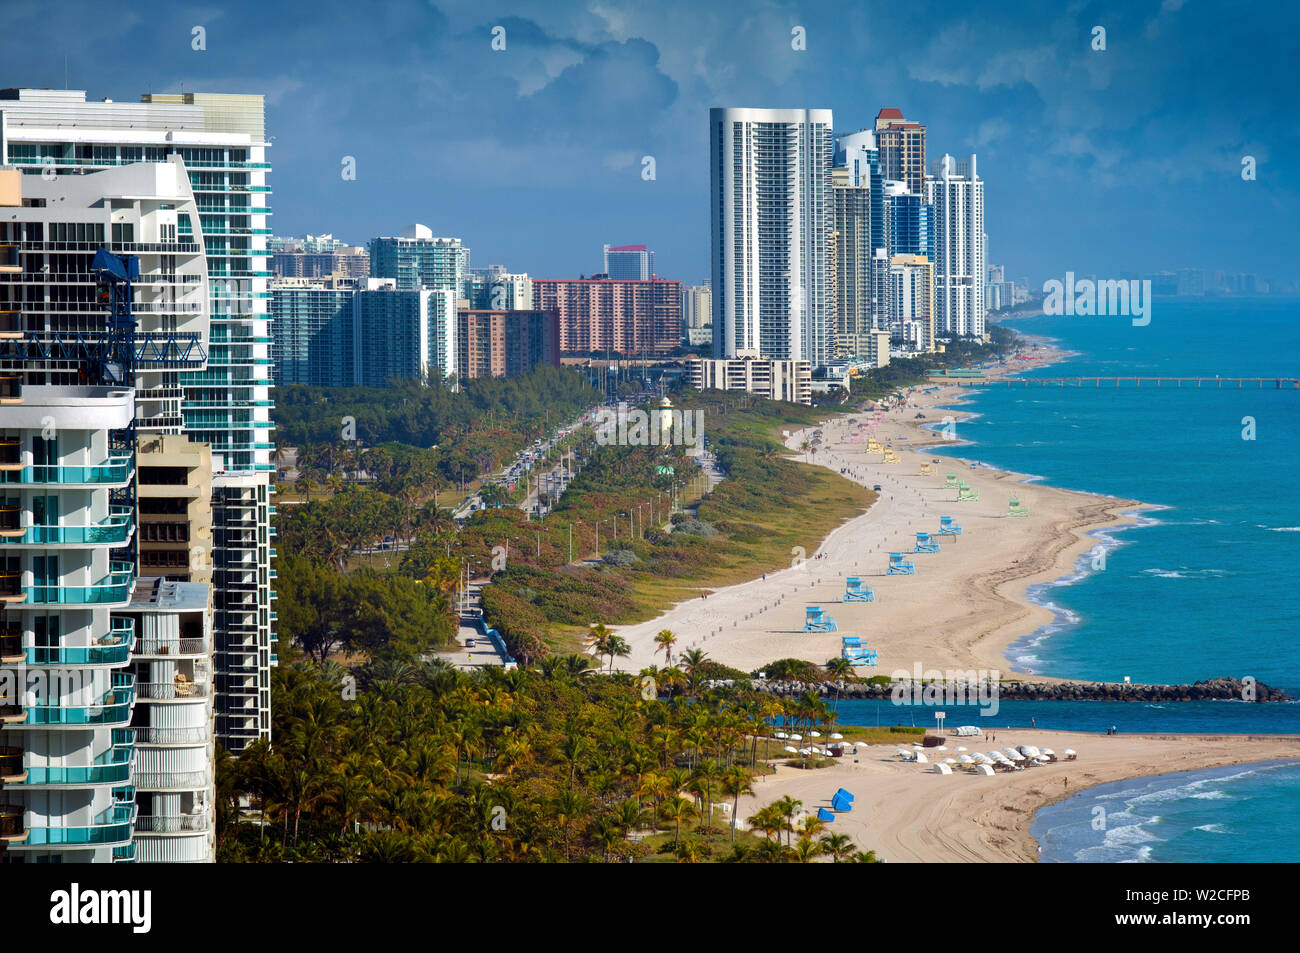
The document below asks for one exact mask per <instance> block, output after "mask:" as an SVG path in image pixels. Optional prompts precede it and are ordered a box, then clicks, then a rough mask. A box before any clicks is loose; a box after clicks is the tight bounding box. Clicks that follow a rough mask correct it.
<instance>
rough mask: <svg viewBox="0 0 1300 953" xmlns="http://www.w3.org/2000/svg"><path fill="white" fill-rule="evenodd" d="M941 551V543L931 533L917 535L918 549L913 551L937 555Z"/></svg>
mask: <svg viewBox="0 0 1300 953" xmlns="http://www.w3.org/2000/svg"><path fill="white" fill-rule="evenodd" d="M938 551H939V541H938V540H937V539H935V538H934V537H933V536H931V535H930V534H929V533H917V534H916V548H915V549H914V550H912V552H915V553H937V552H938Z"/></svg>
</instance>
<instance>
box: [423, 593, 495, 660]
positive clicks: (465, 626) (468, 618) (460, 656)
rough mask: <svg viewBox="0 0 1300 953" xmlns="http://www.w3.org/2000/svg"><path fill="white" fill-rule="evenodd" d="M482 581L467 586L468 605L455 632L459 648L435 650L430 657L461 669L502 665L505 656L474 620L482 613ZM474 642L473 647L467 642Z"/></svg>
mask: <svg viewBox="0 0 1300 953" xmlns="http://www.w3.org/2000/svg"><path fill="white" fill-rule="evenodd" d="M482 591H483V583H482V582H475V583H471V584H470V587H469V593H468V596H469V606H468V607H467V609H466V611H465V612H464V613H463V614H462V615H461V619H460V628H459V629H458V630H457V632H456V642H457V644H458V645H459V646H460V648H458V649H456V650H453V651H451V652H435V653H433V654H432V656H431V657H432V658H440V659H444V660H445V661H447V662H449V663H450V664H452V665H454V666H456V668H458V669H460V670H462V671H469V670H470V669H475V668H486V667H488V666H492V665H504V664H505V663H506V657H505V655H504V654H502V652H501V651H500V650H499V649H497V647H496V643H495V642H493V641H492V640H491V639H490V638H488V637H487V636H486V635H484V634H483V633H482V631H481V630H480V629H479V627H478V624H477V622H476V621H475V620H476V619H477V618H478V616H479V615H480V614H481V613H482V611H483V610H482ZM470 642H473V643H474V647H473V648H469V647H468V644H469V643H470Z"/></svg>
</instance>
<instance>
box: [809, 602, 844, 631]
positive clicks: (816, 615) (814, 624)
mask: <svg viewBox="0 0 1300 953" xmlns="http://www.w3.org/2000/svg"><path fill="white" fill-rule="evenodd" d="M803 630H804V631H805V632H836V631H838V630H839V626H838V625H837V624H836V622H835V617H834V616H833V615H827V613H826V610H825V609H823V608H822V607H821V606H808V608H807V609H806V610H805V612H804V621H803Z"/></svg>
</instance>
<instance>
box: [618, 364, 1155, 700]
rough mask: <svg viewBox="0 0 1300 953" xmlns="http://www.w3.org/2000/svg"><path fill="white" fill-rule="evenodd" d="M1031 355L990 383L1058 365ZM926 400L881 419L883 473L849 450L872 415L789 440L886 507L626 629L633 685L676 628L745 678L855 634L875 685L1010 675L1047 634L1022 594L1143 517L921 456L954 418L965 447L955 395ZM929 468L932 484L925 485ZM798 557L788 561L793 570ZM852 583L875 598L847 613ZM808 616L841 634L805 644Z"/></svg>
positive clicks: (920, 395) (1103, 501)
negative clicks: (894, 558) (883, 679)
mask: <svg viewBox="0 0 1300 953" xmlns="http://www.w3.org/2000/svg"><path fill="white" fill-rule="evenodd" d="M1034 353H1035V354H1036V358H1035V359H1034V360H1032V361H1020V362H1011V363H1010V364H1008V365H1007V366H1005V367H1004V368H1001V369H998V370H995V371H993V373H999V372H1000V373H1012V372H1015V371H1020V370H1023V369H1025V368H1026V367H1032V366H1042V365H1044V364H1046V363H1049V362H1051V361H1052V360H1053V359H1055V358H1056V357H1057V356H1058V355H1059V352H1056V351H1053V350H1051V349H1050V348H1044V349H1042V350H1040V351H1038V352H1034ZM990 376H991V375H990ZM925 390H927V388H923V387H914V388H911V390H910V392H909V404H910V406H907V407H904V408H902V409H896V410H892V411H890V412H888V413H886V414H885V415H884V416H883V418H882V419H881V421H880V422H879V423H878V424H876V425H874V427H872V429H871V432H870V436H872V437H874V438H875V439H877V440H878V441H879V442H880V444H881V445H882V446H883V447H886V448H892V449H893V450H894V451H895V453H896V454H897V456H898V459H899V462H897V463H885V462H883V459H884V454H883V453H880V452H869V451H868V448H867V443H866V442H865V440H864V439H859V440H855V439H854V438H853V437H852V430H853V427H852V424H851V421H852V420H857V421H859V423H861V424H864V425H865V424H866V423H867V421H868V419H869V417H868V415H867V414H858V415H854V416H851V417H849V418H841V419H839V420H836V421H833V422H827V423H825V424H824V425H823V427H822V431H823V435H822V444H821V446H820V448H819V449H818V450H817V451H816V452H815V453H808V454H804V453H799V448H800V446H801V445H802V444H803V443H804V441H805V440H811V439H812V434H813V431H814V430H815V429H816V428H812V429H810V430H808V431H796V432H793V433H791V434H790V436H789V438H788V439H787V440H786V446H787V447H788V448H789V449H790V450H792V451H794V452H796V453H798V456H799V457H800V458H801V459H802V458H804V457H806V458H807V459H808V461H809V462H810V463H813V464H815V465H819V466H824V467H828V468H830V469H832V470H835V471H836V472H841V471H843V472H844V474H845V476H847V477H849V478H851V479H854V480H856V481H857V482H859V483H861V484H863V485H865V486H868V487H871V486H875V485H879V486H880V487H881V491H880V498H879V499H878V500H877V501H876V502H875V503H874V504H873V505H872V506H871V507H870V508H869V509H868V510H867V511H866V512H865V513H863V514H862V515H860V516H858V517H855V518H854V519H852V520H849V521H848V522H846V523H844V524H843V525H841V526H840V527H838V528H836V529H835V530H834V531H833V532H832V533H831V534H830V535H829V536H827V538H826V539H825V540H823V541H822V544H821V546H820V547H819V548H818V549H817V551H816V552H809V553H807V554H806V556H807V560H806V561H805V562H803V563H802V564H801V565H787V566H784V567H773V568H772V570H771V571H769V572H768V573H767V576H766V578H765V579H762V578H760V579H755V580H752V581H750V582H747V583H743V584H740V585H735V586H730V587H727V588H725V589H721V590H717V591H714V592H711V593H710V594H709V595H708V598H702V599H691V600H688V601H686V602H683V603H680V604H678V605H677V606H675V607H674V608H673V609H671V610H669V611H668V612H666V613H664V614H663V615H661V616H659V617H658V618H656V619H653V620H650V621H648V622H644V623H641V624H638V625H630V626H623V627H620V628H619V630H618V631H619V634H620V635H621V636H622V637H623V638H624V639H626V640H627V641H628V643H629V644H630V645H631V647H632V651H631V654H630V655H629V656H628V657H627V658H625V659H620V660H619V664H620V666H621V667H622V668H624V669H625V670H630V671H633V672H635V671H639V670H640V669H642V668H645V667H647V666H650V665H654V664H656V663H659V664H661V663H662V662H663V657H662V656H658V657H656V656H655V654H654V648H655V646H654V641H653V640H654V635H655V633H657V632H659V631H660V630H661V629H665V628H668V629H672V630H673V631H674V632H676V633H677V635H678V640H679V641H678V645H679V651H680V650H681V649H685V648H691V647H697V648H701V649H703V650H705V651H706V652H707V653H708V655H709V657H710V658H712V659H714V660H716V661H718V662H721V663H723V664H725V665H730V666H733V667H735V668H738V669H741V670H744V671H753V670H756V669H759V668H760V667H761V666H762V665H763V664H764V663H766V662H771V661H773V660H775V659H779V658H787V657H795V658H801V659H806V660H808V661H811V662H817V663H822V662H825V661H826V660H827V659H830V658H832V657H834V656H837V655H839V652H840V638H841V637H842V636H844V635H856V636H859V637H860V638H861V639H862V640H863V641H864V643H865V644H866V645H867V646H868V647H869V648H872V649H875V650H876V651H877V652H878V653H879V664H878V666H877V667H876V668H875V669H874V670H870V669H860V670H859V671H860V672H864V673H867V674H889V673H892V672H894V671H896V670H900V669H901V670H905V671H908V672H911V671H913V670H914V667H915V666H917V665H918V664H919V665H920V666H921V667H922V669H927V670H930V669H937V670H941V671H946V670H961V671H967V670H971V669H975V670H985V671H988V672H995V671H996V672H999V673H1001V674H1002V675H1003V676H1004V677H1005V676H1007V675H1008V674H1012V666H1011V665H1010V663H1009V662H1008V660H1007V658H1006V655H1005V650H1006V648H1007V646H1008V645H1010V644H1011V643H1012V642H1014V641H1016V640H1017V639H1020V638H1022V637H1024V636H1027V635H1030V634H1031V633H1033V632H1034V631H1035V630H1037V629H1038V627H1039V626H1041V625H1044V624H1046V623H1048V622H1051V621H1052V613H1051V612H1050V611H1049V610H1048V609H1045V608H1043V607H1041V606H1036V605H1033V604H1032V603H1030V602H1029V601H1028V600H1027V599H1026V598H1025V591H1026V589H1027V588H1028V587H1030V586H1032V585H1034V584H1036V583H1043V582H1047V581H1050V580H1054V579H1058V578H1060V577H1062V576H1064V575H1067V574H1069V573H1070V572H1071V571H1072V570H1073V568H1074V565H1075V562H1076V561H1077V559H1078V558H1079V556H1080V555H1081V554H1082V553H1084V552H1086V551H1088V550H1090V549H1092V548H1093V547H1094V546H1095V545H1097V542H1096V540H1095V539H1093V538H1091V537H1089V536H1088V535H1087V534H1088V532H1089V531H1091V530H1096V529H1100V528H1103V527H1107V526H1115V525H1119V524H1122V523H1126V522H1130V521H1131V520H1130V518H1129V517H1126V516H1125V515H1124V513H1125V512H1126V511H1130V512H1131V511H1134V510H1136V509H1139V508H1140V507H1141V504H1140V503H1138V502H1137V501H1133V500H1121V499H1115V498H1113V497H1104V496H1094V495H1090V494H1086V493H1077V492H1073V491H1069V490H1061V489H1055V488H1051V487H1046V486H1041V485H1038V484H1035V483H1025V482H1023V480H1024V479H1025V475H1023V474H1016V473H1008V472H1005V471H1002V470H997V469H993V468H991V467H985V466H978V467H974V468H972V467H971V466H970V464H971V462H972V461H971V460H970V459H964V460H963V459H955V458H951V457H939V458H936V457H934V455H933V454H932V453H930V452H927V448H928V447H931V446H934V445H936V444H944V443H946V442H947V440H946V439H945V436H944V435H942V434H936V433H935V432H933V431H929V430H926V429H924V428H923V425H924V424H935V423H942V421H943V420H944V418H945V417H949V416H951V418H952V421H953V423H952V425H951V426H950V427H949V428H948V433H949V435H955V437H956V439H958V440H960V439H961V438H962V431H963V427H962V423H961V421H962V420H963V418H965V417H966V416H968V414H966V413H964V412H962V411H961V410H959V409H943V408H945V407H946V406H948V405H951V404H952V403H953V402H955V401H960V400H961V399H962V397H963V392H962V389H961V388H959V387H957V386H955V385H942V386H939V387H938V388H937V389H936V390H931V391H930V392H928V393H926V392H924V391H925ZM917 414H924V415H925V419H924V420H922V419H918V418H917ZM864 431H865V427H864ZM863 436H864V435H863V434H860V435H859V438H861V437H863ZM970 450H971V453H972V456H974V455H976V454H977V453H978V448H977V447H974V446H972V447H971V448H970ZM936 459H937V460H938V462H933V461H934V460H936ZM922 464H928V468H929V469H931V470H932V471H933V472H932V473H929V474H924V473H922ZM950 472H951V473H956V474H957V476H958V478H959V479H960V480H963V481H965V482H967V483H969V485H970V486H971V487H972V488H973V489H974V490H976V491H977V492H978V493H979V497H980V499H979V500H978V501H977V502H971V501H966V502H957V495H958V493H957V490H956V489H952V488H948V487H945V485H944V484H945V478H946V474H948V473H950ZM1012 497H1017V498H1018V499H1019V500H1020V502H1021V503H1022V504H1023V505H1025V506H1026V507H1028V510H1029V515H1028V516H1027V517H1025V518H1015V517H1010V516H1008V515H1007V512H1008V503H1009V501H1010V499H1011V498H1012ZM940 516H952V517H953V518H954V519H955V520H956V521H957V523H958V524H959V525H960V526H961V527H962V535H960V536H958V537H955V538H954V537H951V536H944V537H941V538H940V547H941V551H940V552H939V553H912V549H913V547H914V544H915V541H916V533H917V532H919V531H924V532H930V533H934V532H935V531H936V530H937V529H938V528H939V517H940ZM890 552H903V553H905V554H907V555H906V558H907V559H909V560H910V561H911V562H912V563H913V564H914V565H915V566H916V574H915V575H910V576H898V575H895V576H887V575H886V574H885V569H886V565H887V563H888V554H889V553H890ZM799 555H800V554H792V557H791V563H795V562H796V561H797V557H798V556H799ZM853 575H856V576H860V577H862V578H863V580H864V581H865V582H866V584H868V585H870V586H871V587H872V589H873V590H874V593H875V601H873V602H869V603H864V602H847V603H846V602H843V601H842V599H843V596H844V590H845V577H847V576H853ZM808 605H820V606H822V607H823V608H824V609H825V610H826V611H828V612H829V613H830V614H831V615H832V616H834V617H835V619H836V621H837V623H838V631H836V632H826V633H805V632H804V631H803V623H804V614H805V607H806V606H808ZM1022 674H1023V673H1022ZM1124 674H1125V673H1123V672H1116V673H1115V675H1114V680H1115V681H1121V680H1122V679H1123V676H1124Z"/></svg>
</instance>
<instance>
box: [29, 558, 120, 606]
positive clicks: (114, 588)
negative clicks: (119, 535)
mask: <svg viewBox="0 0 1300 953" xmlns="http://www.w3.org/2000/svg"><path fill="white" fill-rule="evenodd" d="M109 570H110V571H109V574H108V575H107V576H105V577H104V578H103V579H102V580H100V581H99V582H98V583H96V584H95V585H93V586H28V587H27V595H28V597H29V598H30V600H31V602H32V603H34V604H38V605H100V604H103V603H106V602H126V601H128V600H129V599H130V598H131V588H132V586H133V585H134V584H135V571H134V568H133V567H132V566H131V564H130V563H112V564H111V565H110V567H109Z"/></svg>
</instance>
